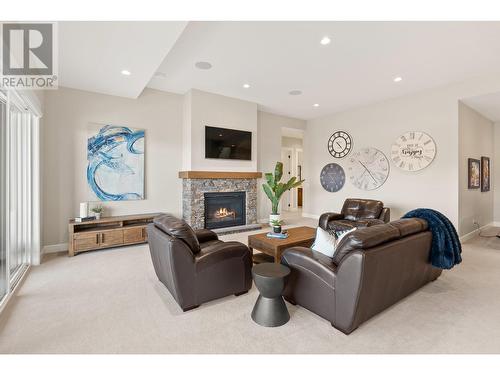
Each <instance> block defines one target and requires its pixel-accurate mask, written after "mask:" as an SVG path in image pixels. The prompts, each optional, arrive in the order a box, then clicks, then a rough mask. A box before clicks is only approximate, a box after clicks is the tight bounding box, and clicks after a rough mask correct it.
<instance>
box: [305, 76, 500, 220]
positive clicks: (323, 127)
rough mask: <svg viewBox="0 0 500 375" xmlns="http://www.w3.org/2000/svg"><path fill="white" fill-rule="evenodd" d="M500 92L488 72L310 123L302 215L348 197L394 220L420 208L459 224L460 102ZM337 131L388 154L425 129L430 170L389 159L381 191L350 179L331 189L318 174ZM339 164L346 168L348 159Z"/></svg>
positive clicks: (499, 80)
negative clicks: (407, 135)
mask: <svg viewBox="0 0 500 375" xmlns="http://www.w3.org/2000/svg"><path fill="white" fill-rule="evenodd" d="M497 91H500V77H499V76H485V77H480V78H476V79H472V80H470V81H466V82H462V83H457V84H453V85H449V86H445V87H441V88H435V89H432V90H426V91H422V92H419V93H417V94H412V95H407V96H403V97H399V98H395V99H390V100H387V101H384V102H380V103H375V104H372V105H369V106H366V107H363V108H357V109H353V110H349V111H345V112H342V113H337V114H334V115H332V116H327V117H324V118H320V119H316V120H312V121H308V123H307V131H306V137H305V143H304V156H305V158H306V163H305V164H306V170H305V172H306V173H305V177H306V179H307V181H306V184H305V200H304V213H306V214H309V215H311V216H317V215H319V214H321V213H322V212H325V211H330V210H331V211H338V210H340V209H341V207H342V203H343V202H344V200H345V199H346V198H349V197H361V198H372V199H380V200H382V201H384V202H385V204H386V205H387V206H389V207H391V210H392V215H391V217H392V219H396V218H399V217H400V216H401V215H402V214H404V213H405V212H407V211H409V210H411V209H414V208H417V207H429V208H434V209H437V210H439V211H441V212H443V213H444V214H445V215H447V216H448V217H449V218H450V220H451V221H452V222H453V223H454V225H455V226H456V227H457V228H458V227H459V225H458V224H459V222H460V218H459V209H458V206H459V190H460V189H459V182H458V181H459V162H458V155H459V147H458V144H459V139H458V133H459V131H458V101H459V100H460V99H462V98H467V97H473V96H478V95H481V94H484V93H490V92H497ZM339 129H342V130H347V131H348V132H350V133H351V135H352V136H353V138H354V148H355V149H359V148H362V147H368V146H371V147H376V148H378V149H379V150H381V151H383V152H384V154H385V155H386V156H387V157H389V156H390V148H391V144H392V143H393V141H394V140H395V139H396V137H397V136H399V135H401V134H402V133H404V132H406V131H410V130H421V131H425V132H427V133H428V134H430V135H431V136H432V137H433V138H434V140H435V142H436V145H437V154H436V158H435V160H434V161H433V163H432V164H431V165H430V166H428V167H427V168H425V169H423V170H421V171H418V172H413V173H411V172H405V171H402V170H400V169H399V168H397V167H396V166H395V165H394V164H393V163H392V161H390V162H389V163H390V167H391V170H390V174H389V178H388V179H387V181H386V183H385V184H384V185H383V186H382V187H381V188H379V189H377V190H373V191H362V190H358V189H357V188H355V187H354V186H353V185H352V184H351V183H350V182H349V181H348V182H346V185H345V186H344V188H343V189H342V190H341V191H340V192H337V193H328V192H326V191H325V190H324V189H323V188H322V187H321V185H320V183H319V173H320V171H321V168H322V167H323V166H324V165H325V164H327V163H330V162H332V161H334V159H333V158H332V157H331V156H330V154H329V153H328V151H327V149H326V142H327V140H328V137H330V135H331V134H332V133H333V132H334V131H335V130H339ZM322 145H325V146H322ZM338 163H339V164H340V165H342V166H343V167H344V169H346V159H340V160H338ZM347 177H349V176H347Z"/></svg>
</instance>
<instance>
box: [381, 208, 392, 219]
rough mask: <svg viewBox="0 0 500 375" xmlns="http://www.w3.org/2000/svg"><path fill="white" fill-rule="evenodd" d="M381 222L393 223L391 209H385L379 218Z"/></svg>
mask: <svg viewBox="0 0 500 375" xmlns="http://www.w3.org/2000/svg"><path fill="white" fill-rule="evenodd" d="M379 219H380V220H383V222H384V223H388V222H390V221H391V209H390V208H389V207H384V208H383V209H382V212H381V213H380V216H379Z"/></svg>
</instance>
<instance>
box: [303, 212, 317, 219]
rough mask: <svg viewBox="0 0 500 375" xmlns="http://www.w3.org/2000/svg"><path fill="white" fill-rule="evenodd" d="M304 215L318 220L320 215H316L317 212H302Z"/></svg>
mask: <svg viewBox="0 0 500 375" xmlns="http://www.w3.org/2000/svg"><path fill="white" fill-rule="evenodd" d="M302 217H308V218H309V219H316V220H318V219H319V217H320V215H315V214H308V213H307V212H302Z"/></svg>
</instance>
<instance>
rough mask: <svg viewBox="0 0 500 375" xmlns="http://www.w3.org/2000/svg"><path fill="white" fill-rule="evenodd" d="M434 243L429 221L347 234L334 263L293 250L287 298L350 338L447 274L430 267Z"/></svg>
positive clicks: (286, 260) (287, 258) (287, 259)
mask: <svg viewBox="0 0 500 375" xmlns="http://www.w3.org/2000/svg"><path fill="white" fill-rule="evenodd" d="M431 241H432V234H431V232H430V231H429V230H428V228H427V222H426V221H424V220H421V219H401V220H397V221H393V222H391V223H389V224H381V225H375V226H370V227H365V228H358V229H357V230H355V231H354V232H352V233H349V234H347V235H346V236H345V237H344V238H343V239H342V240H341V242H340V243H339V245H338V248H337V251H336V252H335V254H334V257H333V258H329V257H327V256H325V255H323V254H321V253H319V252H316V251H314V250H311V249H309V248H305V247H293V248H290V249H287V250H285V252H284V253H283V255H282V257H281V263H282V264H285V265H287V266H288V267H290V269H291V273H290V276H289V278H288V281H287V285H286V287H285V291H284V296H285V298H286V300H288V301H289V302H291V303H293V304H298V305H300V306H303V307H305V308H306V309H308V310H310V311H312V312H314V313H316V314H318V315H319V316H321V317H323V318H325V319H327V320H329V321H330V322H331V324H332V326H334V327H335V328H337V329H338V330H340V331H342V332H344V333H345V334H349V333H351V332H352V331H353V330H355V329H356V328H357V327H358V326H359V325H360V324H361V323H363V322H364V321H366V320H368V319H370V318H371V317H372V316H374V315H376V314H378V313H379V312H381V311H383V310H385V309H386V308H388V307H389V306H391V305H393V304H395V303H396V302H398V301H399V300H401V299H402V298H404V297H406V296H408V295H409V294H411V293H412V292H414V291H416V290H417V289H419V288H420V287H422V286H424V285H425V284H427V283H428V282H430V281H433V280H436V279H437V278H438V277H439V275H440V274H441V269H438V268H435V267H433V266H432V265H431V264H430V263H429V252H430V249H431Z"/></svg>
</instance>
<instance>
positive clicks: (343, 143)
mask: <svg viewBox="0 0 500 375" xmlns="http://www.w3.org/2000/svg"><path fill="white" fill-rule="evenodd" d="M352 146H353V142H352V137H351V136H350V135H349V134H348V133H346V132H345V131H342V130H339V131H336V132H335V133H333V134H332V136H331V137H330V139H329V140H328V152H330V154H331V155H332V156H333V157H334V158H338V159H340V158H343V157H344V156H347V154H349V152H351V150H352Z"/></svg>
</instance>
